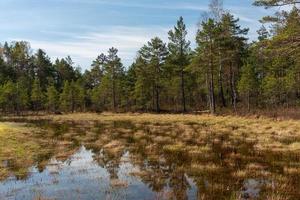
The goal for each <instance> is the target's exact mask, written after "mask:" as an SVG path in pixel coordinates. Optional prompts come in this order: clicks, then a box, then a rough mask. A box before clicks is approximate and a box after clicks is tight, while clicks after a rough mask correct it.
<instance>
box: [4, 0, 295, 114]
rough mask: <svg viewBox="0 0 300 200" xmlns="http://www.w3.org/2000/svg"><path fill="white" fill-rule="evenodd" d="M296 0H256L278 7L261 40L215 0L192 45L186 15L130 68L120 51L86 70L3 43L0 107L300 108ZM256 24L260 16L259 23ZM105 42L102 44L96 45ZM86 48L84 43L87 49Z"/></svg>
mask: <svg viewBox="0 0 300 200" xmlns="http://www.w3.org/2000/svg"><path fill="white" fill-rule="evenodd" d="M299 4H300V2H299V1H296V0H258V1H256V2H254V5H255V6H264V7H266V8H269V7H274V6H275V7H280V8H282V9H278V10H280V11H278V12H276V13H275V14H274V15H272V16H266V17H264V18H263V19H262V20H261V23H262V26H261V29H260V30H258V35H259V36H258V39H257V40H256V41H253V42H250V41H249V39H248V37H247V34H248V28H247V27H242V26H240V25H239V19H237V18H235V17H234V16H233V15H232V14H230V12H227V11H224V10H223V9H222V8H221V7H220V6H219V1H216V0H215V1H214V0H213V1H212V3H211V4H210V9H211V12H210V14H209V15H207V17H203V21H202V22H200V23H199V30H198V32H197V36H196V44H197V47H196V48H195V49H192V48H191V43H190V41H188V40H187V37H186V36H187V31H188V30H187V29H186V26H185V23H184V19H183V18H182V17H180V18H179V20H178V22H177V24H176V25H175V26H174V28H173V30H170V31H169V33H168V35H169V40H168V41H162V40H161V39H160V38H158V37H155V38H153V39H151V40H150V41H149V42H148V43H147V44H145V45H144V46H143V47H142V48H141V49H140V50H139V51H138V53H137V57H136V60H135V61H134V63H133V64H132V65H131V66H129V67H128V68H125V67H124V66H123V64H122V62H121V59H120V58H119V57H118V50H117V49H116V48H111V49H109V50H108V52H107V53H104V54H103V53H102V54H100V55H99V56H98V57H97V58H96V59H95V60H94V61H93V62H92V65H91V68H90V70H86V71H85V72H81V71H80V69H78V68H75V67H74V63H73V62H72V59H71V58H70V57H67V58H63V59H57V60H56V61H55V62H54V63H52V62H51V60H50V58H49V57H48V56H47V54H46V53H45V52H44V51H43V50H41V49H39V50H37V51H35V52H33V50H32V49H31V48H30V44H29V43H27V42H24V41H19V42H11V43H7V42H6V43H4V44H3V45H1V46H0V85H1V86H0V109H1V111H2V112H3V113H15V114H22V113H24V112H25V111H36V112H38V111H49V112H53V113H55V112H56V113H58V112H83V111H97V112H101V111H116V112H123V111H124V112H125V111H142V112H152V111H153V112H163V111H165V112H198V111H203V110H210V112H211V113H216V112H222V110H232V111H233V112H237V111H239V110H243V111H247V110H249V111H250V110H253V109H269V108H275V107H278V108H286V107H297V106H300V9H299ZM258 23H259V22H258ZM99 45H101V44H99ZM82 51H84V49H82Z"/></svg>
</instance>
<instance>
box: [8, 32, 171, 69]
mask: <svg viewBox="0 0 300 200" xmlns="http://www.w3.org/2000/svg"><path fill="white" fill-rule="evenodd" d="M170 28H171V27H170ZM103 30H104V31H103ZM167 30H169V29H167V28H166V27H158V26H155V27H154V26H153V27H147V28H137V27H122V26H115V27H103V28H102V29H101V30H100V31H93V32H86V33H84V34H80V35H78V33H76V34H71V33H67V32H49V31H42V32H44V33H47V34H54V35H56V36H59V35H61V36H68V37H62V38H65V39H64V40H58V41H46V40H36V39H30V38H12V39H11V40H26V41H28V42H30V44H31V46H32V48H33V49H38V48H42V49H44V50H45V51H46V52H47V53H48V54H49V55H50V56H51V58H52V59H53V60H54V59H55V58H56V57H65V56H67V55H70V56H71V57H72V58H74V61H75V62H76V64H80V65H81V67H83V68H88V67H89V64H90V63H91V62H92V60H93V59H95V58H96V57H97V55H99V54H100V53H102V52H103V53H106V52H107V51H108V49H109V48H111V47H115V48H118V49H119V56H120V57H121V58H122V60H123V62H124V64H125V65H129V64H131V62H133V60H134V58H135V56H136V52H137V51H138V49H139V48H141V47H142V46H143V45H144V44H145V43H146V42H147V41H149V40H150V39H151V38H153V37H155V36H158V37H161V38H162V39H164V40H165V41H166V39H167Z"/></svg>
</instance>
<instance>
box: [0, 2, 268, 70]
mask: <svg viewBox="0 0 300 200" xmlns="http://www.w3.org/2000/svg"><path fill="white" fill-rule="evenodd" d="M252 2H253V0H225V1H224V8H225V9H226V10H229V11H231V12H232V13H233V14H234V15H235V16H236V17H239V18H240V24H241V25H242V26H243V27H249V28H250V33H249V37H250V39H255V38H256V30H257V29H258V28H259V27H260V24H259V22H258V20H259V19H260V18H261V17H262V16H264V15H267V14H268V12H269V11H267V10H264V9H263V8H257V7H253V6H252ZM208 4H209V0H184V1H183V0H181V1H180V0H1V1H0V9H1V12H0V42H1V43H3V42H4V41H15V40H26V41H28V42H30V43H31V47H32V48H33V49H37V48H42V49H44V50H45V51H46V52H47V53H48V55H49V56H50V57H51V59H52V60H54V59H55V58H56V57H60V58H61V57H66V56H67V55H70V56H71V57H72V59H73V60H74V62H75V63H76V64H77V65H80V66H81V67H82V68H83V69H87V68H89V66H90V63H91V61H92V60H93V59H94V58H95V57H96V56H97V55H98V54H100V53H102V52H107V50H108V48H110V47H112V46H114V47H116V48H118V49H119V55H120V57H121V58H122V61H123V63H124V64H125V66H127V65H129V64H130V63H131V62H133V60H134V58H135V56H136V52H137V50H138V49H139V48H140V47H141V46H143V44H144V43H146V42H147V41H148V40H149V39H151V38H152V37H155V36H159V37H161V38H162V39H164V40H165V41H166V42H167V32H168V30H170V29H171V28H172V27H173V26H174V24H175V23H176V20H177V19H178V18H179V16H183V17H184V20H185V22H186V24H187V27H188V31H189V36H188V37H189V39H190V40H191V41H192V44H193V45H195V43H194V38H195V33H196V31H197V23H198V22H199V21H200V20H201V17H202V16H203V13H204V12H206V11H207V10H208Z"/></svg>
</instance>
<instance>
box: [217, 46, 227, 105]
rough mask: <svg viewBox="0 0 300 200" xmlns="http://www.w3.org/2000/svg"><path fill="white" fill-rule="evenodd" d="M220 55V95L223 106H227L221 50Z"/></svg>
mask: <svg viewBox="0 0 300 200" xmlns="http://www.w3.org/2000/svg"><path fill="white" fill-rule="evenodd" d="M219 56H220V66H219V76H218V82H219V97H220V99H221V103H222V106H223V107H226V100H225V97H224V89H223V77H222V76H223V74H222V71H223V62H222V58H221V51H219Z"/></svg>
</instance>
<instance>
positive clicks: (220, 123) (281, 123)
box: [28, 113, 300, 152]
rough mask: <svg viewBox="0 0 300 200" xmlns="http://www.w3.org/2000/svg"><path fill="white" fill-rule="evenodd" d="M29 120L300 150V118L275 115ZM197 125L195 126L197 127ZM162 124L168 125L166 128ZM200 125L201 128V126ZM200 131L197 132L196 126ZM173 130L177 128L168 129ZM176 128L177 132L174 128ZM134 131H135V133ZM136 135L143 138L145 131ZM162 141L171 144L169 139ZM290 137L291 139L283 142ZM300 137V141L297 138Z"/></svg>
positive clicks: (83, 116) (88, 116)
mask: <svg viewBox="0 0 300 200" xmlns="http://www.w3.org/2000/svg"><path fill="white" fill-rule="evenodd" d="M28 119H35V120H38V119H48V120H51V121H54V122H66V121H73V122H76V123H80V124H83V125H84V124H91V123H95V122H101V123H109V122H112V121H123V122H125V123H134V124H138V125H137V126H139V125H141V124H145V123H146V124H148V128H149V129H150V131H151V133H152V135H161V134H164V135H166V134H167V135H168V136H170V137H174V138H178V137H179V138H182V139H183V140H184V141H185V140H186V142H188V141H193V140H203V139H205V137H209V136H212V134H214V136H220V137H222V136H224V135H228V137H229V139H230V140H236V141H243V142H250V143H251V142H255V143H256V144H255V148H256V150H261V151H266V150H270V149H272V150H274V151H279V152H280V151H300V143H299V141H300V121H296V120H274V119H271V118H254V117H248V118H246V117H238V116H212V115H191V114H186V115H183V114H162V115H157V114H138V113H126V114H113V113H102V114H95V113H75V114H66V115H45V116H30V117H28ZM156 124H157V125H156ZM194 124H195V126H194ZM162 125H167V126H166V127H164V126H162ZM199 126H200V127H199ZM191 127H193V129H196V131H193V129H191ZM168 128H169V129H173V131H171V132H170V131H168ZM174 130H175V131H174ZM133 134H134V133H133ZM134 137H135V138H136V139H137V138H141V137H142V134H136V135H134ZM158 139H162V141H161V142H166V143H168V142H169V141H163V140H164V139H165V138H164V139H163V138H158ZM282 140H287V141H288V142H282ZM297 140H298V141H297Z"/></svg>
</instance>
